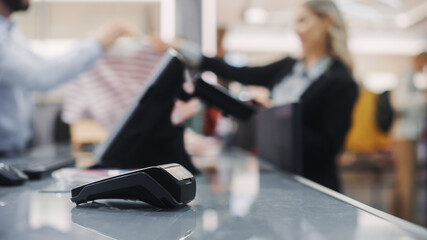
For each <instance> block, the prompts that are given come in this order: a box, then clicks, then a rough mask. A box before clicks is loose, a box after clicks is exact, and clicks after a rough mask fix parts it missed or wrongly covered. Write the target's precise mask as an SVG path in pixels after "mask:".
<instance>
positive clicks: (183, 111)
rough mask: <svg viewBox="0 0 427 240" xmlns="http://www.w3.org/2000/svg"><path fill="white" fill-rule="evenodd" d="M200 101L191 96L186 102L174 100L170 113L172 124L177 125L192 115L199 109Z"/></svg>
mask: <svg viewBox="0 0 427 240" xmlns="http://www.w3.org/2000/svg"><path fill="white" fill-rule="evenodd" d="M200 108H201V107H200V101H199V99H197V98H193V99H191V100H189V101H188V102H184V101H181V100H179V99H177V100H175V106H174V108H173V110H172V113H171V122H172V124H173V125H175V126H176V125H179V124H181V123H183V122H184V121H185V120H187V119H189V118H191V117H193V116H194V115H196V114H197V113H198V112H199V111H200Z"/></svg>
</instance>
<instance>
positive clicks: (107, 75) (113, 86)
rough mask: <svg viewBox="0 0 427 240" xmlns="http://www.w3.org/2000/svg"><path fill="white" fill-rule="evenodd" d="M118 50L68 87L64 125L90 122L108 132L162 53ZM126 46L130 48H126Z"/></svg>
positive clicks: (146, 48) (145, 48) (141, 48)
mask: <svg viewBox="0 0 427 240" xmlns="http://www.w3.org/2000/svg"><path fill="white" fill-rule="evenodd" d="M123 44H125V43H122V44H121V45H122V46H119V47H116V48H114V49H112V51H110V52H108V53H106V54H105V55H104V56H103V57H102V58H101V59H100V60H99V61H98V62H97V63H96V64H95V65H94V67H93V68H92V69H91V70H90V71H89V72H87V73H86V74H84V75H83V76H81V77H80V79H79V80H77V81H75V82H73V83H70V84H69V86H67V90H66V96H65V99H64V106H63V113H62V118H63V120H64V122H66V123H69V124H71V123H74V122H76V121H78V120H80V119H84V118H90V119H94V120H95V121H97V122H98V123H100V124H101V125H102V126H103V127H105V128H106V129H107V130H110V129H111V128H112V127H113V126H114V124H115V123H116V122H117V121H118V120H119V119H120V118H121V116H122V114H123V113H124V111H125V110H126V108H127V107H128V106H129V104H131V102H132V101H133V99H134V98H135V97H136V96H137V95H138V93H140V91H141V89H143V88H144V86H145V84H146V82H147V80H148V77H149V76H150V73H151V72H152V70H153V69H154V68H155V66H156V65H157V64H158V62H159V61H160V59H161V57H162V56H163V53H164V52H161V51H157V50H155V49H153V48H152V47H151V46H149V45H142V46H141V45H139V46H135V44H134V43H133V44H130V45H131V47H126V45H124V47H123ZM128 45H129V44H128Z"/></svg>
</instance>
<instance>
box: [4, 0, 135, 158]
mask: <svg viewBox="0 0 427 240" xmlns="http://www.w3.org/2000/svg"><path fill="white" fill-rule="evenodd" d="M29 5H30V0H0V156H7V155H12V154H15V153H20V152H22V151H23V150H25V148H26V147H27V146H28V144H29V142H30V141H31V139H32V133H33V131H32V127H31V118H32V109H33V103H32V94H31V93H32V91H46V90H49V89H51V88H53V87H55V86H58V85H60V84H63V83H65V82H67V81H69V80H71V79H74V78H76V77H77V76H78V75H79V74H81V73H83V72H85V71H86V70H88V69H89V68H90V67H91V66H92V65H93V64H94V63H95V61H96V60H97V59H99V58H100V57H101V56H102V54H103V52H104V50H105V49H108V48H109V47H110V46H111V45H112V44H113V43H114V42H115V40H116V39H117V38H119V37H120V36H123V35H127V34H128V33H129V31H128V29H127V28H126V27H125V26H124V25H123V24H115V25H109V26H108V27H106V28H103V29H101V30H100V31H98V32H97V34H95V35H94V36H93V38H88V39H84V40H81V41H79V42H77V43H76V45H75V47H74V49H73V50H72V51H70V52H69V53H67V54H65V55H62V56H59V57H56V58H54V59H49V60H46V59H43V58H40V57H39V56H37V55H35V54H34V53H33V52H32V51H31V50H30V48H29V46H28V43H27V41H26V39H25V38H24V37H23V36H22V35H21V34H20V33H19V31H18V30H17V29H16V27H15V24H14V22H13V21H11V20H10V15H11V14H12V13H14V12H16V11H25V10H26V9H28V7H29Z"/></svg>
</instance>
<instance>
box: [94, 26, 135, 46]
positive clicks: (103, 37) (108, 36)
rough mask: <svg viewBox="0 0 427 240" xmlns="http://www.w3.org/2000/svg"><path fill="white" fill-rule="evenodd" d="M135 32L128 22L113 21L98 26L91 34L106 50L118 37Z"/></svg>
mask: <svg viewBox="0 0 427 240" xmlns="http://www.w3.org/2000/svg"><path fill="white" fill-rule="evenodd" d="M135 32H136V31H135V30H133V29H132V27H131V26H130V25H129V24H127V23H125V22H122V21H114V22H110V23H108V24H106V25H104V26H102V27H100V28H99V29H98V30H97V31H96V32H95V33H94V34H93V37H94V38H95V39H96V40H97V41H98V42H99V43H100V44H101V45H102V47H103V49H104V50H108V49H109V48H110V47H111V46H112V45H113V44H114V42H115V41H116V40H117V39H118V38H120V37H124V36H132V35H135Z"/></svg>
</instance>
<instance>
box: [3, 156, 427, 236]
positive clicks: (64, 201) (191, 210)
mask: <svg viewBox="0 0 427 240" xmlns="http://www.w3.org/2000/svg"><path fill="white" fill-rule="evenodd" d="M193 160H194V162H195V164H196V165H197V166H199V167H202V169H203V174H201V175H198V176H197V177H196V182H197V192H196V198H195V199H194V200H193V201H192V202H190V203H189V204H188V206H185V207H183V208H179V209H177V210H160V209H157V208H154V207H152V206H150V205H147V204H145V203H143V202H138V201H126V200H97V201H94V202H90V203H88V204H82V205H80V206H78V207H76V205H75V204H73V203H72V202H71V201H70V197H71V194H70V191H69V190H70V189H71V188H72V187H75V186H73V183H72V182H70V181H65V180H64V179H61V178H57V177H56V178H53V177H49V178H45V179H43V180H39V181H30V182H27V183H26V184H24V185H23V186H19V187H0V222H1V224H0V239H2V240H11V239H13V240H15V239H43V240H45V239H91V240H95V239H96V240H98V239H112V238H113V239H340V240H341V239H387V240H388V239H402V240H403V239H405V240H408V239H427V229H425V228H423V227H420V226H417V225H414V224H412V223H409V222H407V221H404V220H401V219H398V218H396V217H393V216H391V215H389V214H386V213H384V212H381V211H378V210H376V209H373V208H371V207H368V206H366V205H364V204H362V203H360V202H357V201H355V200H353V199H351V198H348V197H346V196H344V195H341V194H339V193H336V192H334V191H331V190H329V189H327V188H324V187H322V186H320V185H318V184H316V183H313V182H312V181H310V180H307V179H305V178H302V177H299V176H296V175H293V174H290V173H287V172H282V171H277V170H274V169H273V168H272V167H271V166H269V165H268V164H267V163H266V162H264V161H262V160H260V159H258V158H256V157H254V156H251V155H248V154H247V153H245V152H242V151H237V150H231V151H226V152H222V153H219V154H213V155H212V154H211V155H210V156H198V157H196V156H195V157H193ZM59 171H64V169H63V170H59ZM82 171H88V170H82ZM54 175H55V174H54ZM80 180H81V179H80Z"/></svg>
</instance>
